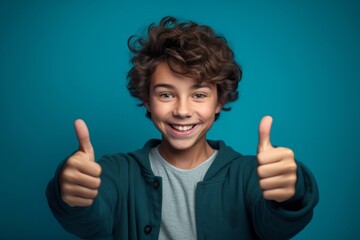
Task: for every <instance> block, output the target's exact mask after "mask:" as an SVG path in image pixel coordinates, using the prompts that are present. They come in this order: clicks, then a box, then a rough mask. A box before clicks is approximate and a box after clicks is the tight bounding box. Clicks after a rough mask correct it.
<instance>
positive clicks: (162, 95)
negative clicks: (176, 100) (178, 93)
mask: <svg viewBox="0 0 360 240" xmlns="http://www.w3.org/2000/svg"><path fill="white" fill-rule="evenodd" d="M159 96H160V97H161V98H164V99H170V98H173V97H174V96H173V95H172V94H171V93H161V94H159Z"/></svg>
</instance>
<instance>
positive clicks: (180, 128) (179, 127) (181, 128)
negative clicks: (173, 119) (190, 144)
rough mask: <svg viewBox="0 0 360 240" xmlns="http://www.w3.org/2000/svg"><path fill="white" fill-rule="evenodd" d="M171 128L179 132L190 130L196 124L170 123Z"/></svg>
mask: <svg viewBox="0 0 360 240" xmlns="http://www.w3.org/2000/svg"><path fill="white" fill-rule="evenodd" d="M170 126H171V128H172V129H175V130H177V131H180V132H187V131H190V130H191V129H193V128H194V127H195V126H196V125H195V124H192V125H175V124H170Z"/></svg>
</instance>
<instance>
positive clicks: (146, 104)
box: [143, 100, 151, 112]
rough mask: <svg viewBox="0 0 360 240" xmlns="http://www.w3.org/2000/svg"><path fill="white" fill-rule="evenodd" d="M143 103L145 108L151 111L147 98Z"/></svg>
mask: <svg viewBox="0 0 360 240" xmlns="http://www.w3.org/2000/svg"><path fill="white" fill-rule="evenodd" d="M143 105H144V106H145V108H146V110H147V111H148V112H151V108H150V103H149V101H148V100H146V101H143Z"/></svg>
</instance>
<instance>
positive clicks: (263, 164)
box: [257, 116, 297, 203]
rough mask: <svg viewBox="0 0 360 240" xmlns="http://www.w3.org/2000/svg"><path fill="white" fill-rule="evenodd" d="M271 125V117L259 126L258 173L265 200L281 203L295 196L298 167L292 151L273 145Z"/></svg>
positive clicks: (264, 119)
mask: <svg viewBox="0 0 360 240" xmlns="http://www.w3.org/2000/svg"><path fill="white" fill-rule="evenodd" d="M271 125H272V118H271V117H270V116H265V117H263V118H262V119H261V122H260V124H259V143H258V149H257V160H258V163H259V166H258V169H257V172H258V175H259V179H260V180H259V184H260V188H261V189H262V192H263V196H264V198H265V199H267V200H274V201H276V202H279V203H280V202H284V201H286V200H288V199H290V198H291V197H292V196H294V195H295V184H296V180H297V175H296V169H297V165H296V162H295V159H294V152H293V151H292V150H291V149H289V148H283V147H277V148H274V147H273V146H272V145H271V142H270V131H271Z"/></svg>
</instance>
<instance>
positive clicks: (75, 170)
mask: <svg viewBox="0 0 360 240" xmlns="http://www.w3.org/2000/svg"><path fill="white" fill-rule="evenodd" d="M74 125H75V131H76V136H77V139H78V142H79V149H78V151H77V152H75V153H74V154H73V155H72V156H70V157H69V158H68V160H67V161H66V163H65V164H64V166H63V168H62V170H61V172H60V176H59V178H60V191H61V198H62V200H63V201H64V202H65V203H67V204H68V205H69V206H71V207H75V206H81V207H85V206H90V205H91V204H92V203H93V201H94V199H95V198H96V196H97V195H98V189H99V187H100V182H101V180H100V174H101V167H100V165H99V164H98V163H96V162H95V156H94V149H93V147H92V145H91V142H90V135H89V131H88V128H87V126H86V124H85V122H84V121H82V120H76V121H75V124H74Z"/></svg>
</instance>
